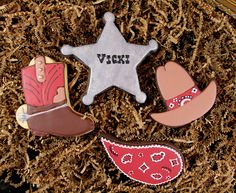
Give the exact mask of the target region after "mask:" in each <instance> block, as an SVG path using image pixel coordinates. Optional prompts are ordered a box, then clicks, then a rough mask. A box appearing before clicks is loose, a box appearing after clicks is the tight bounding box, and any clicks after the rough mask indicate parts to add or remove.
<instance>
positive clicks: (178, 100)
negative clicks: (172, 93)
mask: <svg viewBox="0 0 236 193" xmlns="http://www.w3.org/2000/svg"><path fill="white" fill-rule="evenodd" d="M200 93H201V91H200V90H199V89H198V87H197V85H195V86H193V87H192V88H190V89H189V90H187V91H185V92H184V93H182V94H180V95H178V96H176V97H174V98H172V99H169V100H167V101H166V106H167V108H168V110H174V109H176V108H178V107H180V106H183V105H184V104H186V103H188V102H189V101H191V100H192V99H193V98H194V97H196V96H198V95H199V94H200Z"/></svg>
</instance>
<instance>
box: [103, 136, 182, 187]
mask: <svg viewBox="0 0 236 193" xmlns="http://www.w3.org/2000/svg"><path fill="white" fill-rule="evenodd" d="M101 141H102V144H103V146H104V148H105V150H106V152H107V154H108V155H109V157H110V158H111V160H112V161H113V163H114V164H115V165H116V167H117V168H118V169H119V170H120V171H121V172H123V173H124V174H125V175H126V176H127V177H129V178H131V179H133V180H135V181H138V182H142V183H145V184H149V185H160V184H164V183H167V182H169V181H172V180H173V179H175V178H177V177H178V176H179V175H180V174H181V172H182V171H183V167H184V158H183V156H182V154H181V152H180V151H179V150H178V149H177V148H176V147H174V146H172V145H169V144H164V143H157V142H153V143H151V142H148V143H144V142H141V143H130V142H129V143H128V142H122V141H118V140H117V139H114V138H112V137H110V136H106V135H103V136H102V137H101Z"/></svg>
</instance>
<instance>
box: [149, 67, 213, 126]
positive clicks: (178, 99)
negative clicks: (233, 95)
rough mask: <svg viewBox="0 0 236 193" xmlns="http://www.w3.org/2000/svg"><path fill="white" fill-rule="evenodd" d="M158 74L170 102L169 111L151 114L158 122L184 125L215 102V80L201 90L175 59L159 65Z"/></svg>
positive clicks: (199, 115) (163, 94) (166, 98)
mask: <svg viewBox="0 0 236 193" xmlns="http://www.w3.org/2000/svg"><path fill="white" fill-rule="evenodd" d="M156 78H157V84H158V87H159V90H160V92H161V95H162V97H163V98H164V100H165V103H166V106H167V111H166V112H163V113H152V114H151V117H152V118H153V119H154V120H155V121H157V122H159V123H162V124H164V125H167V126H171V127H178V126H182V125H185V124H187V123H190V122H191V121H194V120H196V119H198V118H200V117H201V116H203V115H204V114H205V113H207V112H208V111H209V110H210V109H211V107H212V106H213V104H214V102H215V99H216V82H215V81H214V80H213V81H211V82H210V84H209V85H208V86H207V88H206V89H205V90H204V91H202V92H201V91H200V90H199V88H198V87H197V85H196V84H195V83H194V81H193V79H192V78H191V77H190V76H189V74H188V73H187V72H186V71H185V70H184V68H182V67H181V66H180V65H179V64H177V63H175V62H167V63H166V64H165V65H164V66H160V67H158V68H157V70H156Z"/></svg>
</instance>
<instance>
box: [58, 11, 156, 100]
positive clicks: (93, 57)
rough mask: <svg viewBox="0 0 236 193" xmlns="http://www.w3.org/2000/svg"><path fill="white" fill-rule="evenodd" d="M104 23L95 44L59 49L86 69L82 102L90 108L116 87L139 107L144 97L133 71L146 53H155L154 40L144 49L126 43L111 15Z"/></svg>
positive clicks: (109, 14) (105, 18)
mask: <svg viewBox="0 0 236 193" xmlns="http://www.w3.org/2000/svg"><path fill="white" fill-rule="evenodd" d="M104 20H105V27H104V29H103V31H102V34H101V36H100V37H99V39H98V41H97V43H95V44H90V45H84V46H79V47H72V46H69V45H64V46H63V47H62V48H61V52H62V53H63V54H64V55H71V54H72V55H74V56H76V57H77V58H78V59H79V60H81V61H82V62H83V63H84V64H85V65H86V66H88V67H89V68H90V81H89V86H88V89H87V93H86V95H85V96H84V97H83V99H82V101H83V103H84V104H86V105H90V104H91V103H93V100H94V97H95V96H96V95H97V94H99V93H100V92H102V91H104V90H106V89H108V88H109V87H112V86H117V87H119V88H121V89H123V90H124V91H127V92H128V93H130V94H133V95H134V96H135V97H136V100H137V101H138V102H139V103H143V102H145V100H146V94H145V93H144V92H142V91H141V90H140V86H139V80H138V75H137V71H136V67H137V65H138V64H139V63H140V62H141V61H142V60H143V59H144V57H145V56H146V55H147V54H148V53H149V52H150V51H155V50H157V47H158V45H157V43H156V41H154V40H150V41H149V45H145V46H143V45H136V44H130V43H127V42H126V40H125V39H124V37H123V36H122V34H121V33H120V32H119V30H118V28H117V27H116V26H115V24H114V20H115V17H114V15H113V14H112V13H110V12H107V13H105V15H104Z"/></svg>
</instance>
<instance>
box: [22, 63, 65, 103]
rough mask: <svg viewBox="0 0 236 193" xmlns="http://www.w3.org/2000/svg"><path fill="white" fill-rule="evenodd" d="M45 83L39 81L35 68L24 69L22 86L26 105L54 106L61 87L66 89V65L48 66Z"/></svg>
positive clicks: (46, 66)
mask: <svg viewBox="0 0 236 193" xmlns="http://www.w3.org/2000/svg"><path fill="white" fill-rule="evenodd" d="M45 78H46V80H45V81H44V82H42V83H41V82H39V81H37V77H36V69H35V66H28V67H26V68H24V69H22V84H23V90H24V95H25V99H26V103H27V104H29V105H32V106H45V105H51V104H53V98H54V96H55V95H56V94H57V89H58V88H59V87H64V65H63V64H59V63H55V64H53V63H52V64H46V65H45Z"/></svg>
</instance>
